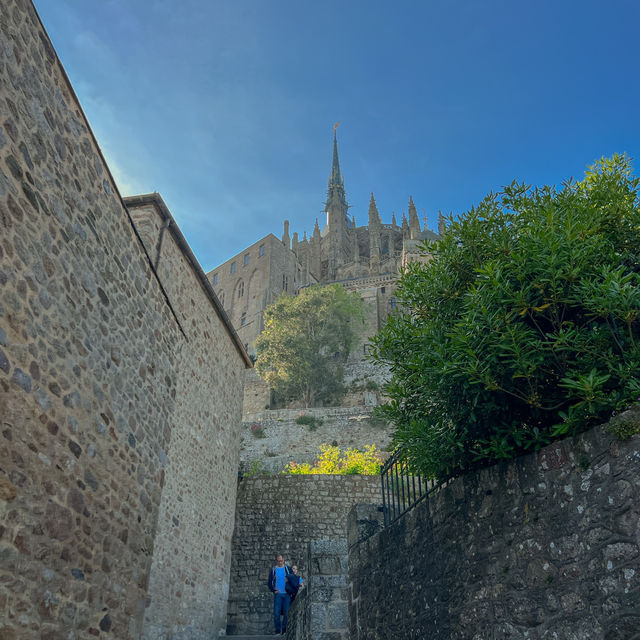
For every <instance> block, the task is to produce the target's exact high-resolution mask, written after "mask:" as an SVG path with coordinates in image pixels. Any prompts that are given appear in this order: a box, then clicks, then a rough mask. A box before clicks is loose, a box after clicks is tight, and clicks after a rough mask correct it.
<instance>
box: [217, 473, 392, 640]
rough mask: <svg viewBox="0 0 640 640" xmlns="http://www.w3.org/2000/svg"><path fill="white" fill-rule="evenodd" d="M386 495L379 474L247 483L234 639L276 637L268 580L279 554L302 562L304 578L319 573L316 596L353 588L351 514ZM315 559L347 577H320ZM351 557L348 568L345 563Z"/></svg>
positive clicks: (242, 490) (232, 603)
mask: <svg viewBox="0 0 640 640" xmlns="http://www.w3.org/2000/svg"><path fill="white" fill-rule="evenodd" d="M379 494H380V479H379V478H378V477H377V476H295V475H293V476H292V475H278V476H263V475H256V476H250V477H245V478H243V479H242V481H241V482H240V486H239V489H238V499H237V506H236V527H235V530H234V533H233V543H232V548H233V556H232V560H231V587H230V593H229V615H228V631H229V633H233V634H243V633H244V634H255V633H268V632H269V631H273V629H272V626H273V623H272V613H271V611H272V607H273V596H272V594H271V593H270V592H269V591H268V589H267V577H268V574H269V571H270V569H271V567H272V566H273V565H274V564H275V556H276V554H277V553H282V554H283V555H284V556H285V559H286V561H287V562H288V563H289V564H293V563H297V564H298V567H299V569H300V571H301V572H302V575H303V576H305V577H306V576H307V574H308V572H313V575H314V578H313V580H314V597H315V594H316V593H318V594H324V595H323V598H324V600H323V601H324V602H326V601H328V600H331V599H332V598H333V596H334V593H337V592H339V591H340V590H341V589H343V588H344V587H346V585H347V580H346V574H347V567H346V552H347V545H346V542H345V538H346V535H347V533H346V524H347V514H348V513H349V510H350V509H351V507H352V506H353V505H354V504H356V503H359V502H367V503H371V502H372V501H375V500H377V499H378V497H379ZM309 543H311V546H312V548H313V552H312V555H311V556H308V548H307V547H308V545H309ZM310 558H316V559H317V563H322V564H323V566H324V567H325V570H327V571H329V570H330V569H331V570H335V571H337V572H338V574H339V575H328V574H326V573H325V574H324V575H322V574H320V573H318V572H317V571H316V569H315V564H314V567H313V568H312V567H311V566H310V565H309V563H310V562H312V560H310ZM343 558H344V566H342V565H341V564H340V562H342V559H343ZM314 562H315V561H314ZM318 566H319V564H318ZM305 591H306V589H305ZM296 602H297V599H296Z"/></svg>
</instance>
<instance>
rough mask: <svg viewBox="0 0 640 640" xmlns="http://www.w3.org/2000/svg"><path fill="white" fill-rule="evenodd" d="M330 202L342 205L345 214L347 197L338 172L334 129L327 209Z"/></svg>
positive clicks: (336, 142)
mask: <svg viewBox="0 0 640 640" xmlns="http://www.w3.org/2000/svg"><path fill="white" fill-rule="evenodd" d="M332 204H339V205H342V206H343V207H344V210H345V214H346V211H347V208H348V205H347V197H346V194H345V191H344V179H343V178H342V174H341V173H340V158H338V138H337V136H336V131H335V129H334V130H333V161H332V163H331V173H330V174H329V188H328V190H327V211H328V210H329V207H330V206H331V205H332Z"/></svg>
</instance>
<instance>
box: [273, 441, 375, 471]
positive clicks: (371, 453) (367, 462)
mask: <svg viewBox="0 0 640 640" xmlns="http://www.w3.org/2000/svg"><path fill="white" fill-rule="evenodd" d="M381 463H382V457H381V455H380V451H378V449H377V448H376V445H375V444H372V445H369V446H368V447H365V448H364V451H360V450H359V449H347V450H346V451H344V452H341V451H340V448H339V447H337V446H334V445H328V444H323V445H320V455H319V456H318V459H317V460H316V461H315V462H314V463H313V464H312V465H311V464H309V463H306V462H305V463H301V464H298V463H296V462H290V463H289V464H288V465H287V466H286V468H285V470H284V471H283V473H290V474H295V475H307V474H313V475H320V474H328V475H343V476H344V475H354V474H360V475H366V476H373V475H376V474H378V473H380V466H381Z"/></svg>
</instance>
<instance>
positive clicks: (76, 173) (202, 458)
mask: <svg viewBox="0 0 640 640" xmlns="http://www.w3.org/2000/svg"><path fill="white" fill-rule="evenodd" d="M168 260H169V261H170V262H172V264H171V266H170V268H169V269H168V270H166V271H164V272H163V276H164V278H165V279H164V280H161V279H160V278H159V277H158V275H157V273H156V271H155V269H154V266H153V264H152V262H151V260H150V258H149V255H148V254H147V252H146V251H145V248H144V246H143V244H142V243H141V241H140V238H139V236H138V234H137V232H136V229H135V228H134V225H133V224H132V220H131V218H130V216H129V213H128V211H127V209H126V207H125V206H124V205H123V202H122V200H121V198H120V196H119V195H118V192H117V189H116V185H115V184H114V182H113V179H112V177H111V175H110V173H109V169H108V167H107V166H106V164H105V163H104V159H103V157H102V155H101V153H100V150H99V148H98V145H97V143H96V141H95V139H94V137H93V135H92V133H91V131H90V129H89V127H88V124H87V122H86V119H85V117H84V115H83V113H82V110H81V107H80V105H79V104H78V102H77V98H76V97H75V95H74V93H73V90H72V88H71V86H70V84H69V82H68V79H67V77H66V75H65V73H64V70H63V69H62V67H61V65H60V63H59V61H58V59H57V57H56V54H55V52H54V50H53V48H52V46H51V43H50V41H49V39H48V37H47V35H46V33H45V31H44V29H43V28H42V25H41V24H40V22H39V19H38V16H37V14H36V12H35V10H34V9H33V6H32V5H31V3H30V2H28V1H27V0H5V1H4V2H3V4H2V10H1V11H0V433H1V434H2V437H1V438H0V637H2V638H8V639H11V638H20V639H21V640H23V639H24V640H29V639H31V638H38V639H41V638H51V639H57V638H87V637H93V636H102V635H106V636H108V637H113V638H139V637H140V636H141V634H142V626H143V620H144V617H145V609H146V608H147V607H149V609H148V611H154V609H153V607H154V606H155V603H156V599H160V600H161V601H162V602H163V603H164V605H165V606H166V607H167V609H169V610H170V611H171V612H176V616H175V617H174V618H171V616H170V615H169V614H167V616H165V617H164V618H163V622H162V624H163V625H165V629H164V630H165V632H166V633H173V632H174V630H175V631H176V633H177V632H178V631H179V629H180V628H181V627H182V626H184V625H185V624H191V623H193V624H196V625H197V626H198V628H199V629H206V630H207V631H208V632H209V633H210V634H213V633H216V632H217V631H218V629H219V628H220V626H221V624H222V620H221V618H222V616H223V615H224V611H223V610H222V608H221V607H219V606H218V608H217V609H215V610H213V611H211V610H209V611H204V609H205V608H206V607H208V606H209V605H210V603H211V602H212V600H214V599H216V598H215V595H214V594H217V596H218V598H219V600H222V601H223V600H224V597H225V593H226V589H225V584H224V574H223V573H218V574H217V575H215V576H212V575H211V574H210V573H208V572H206V571H204V570H203V569H202V567H203V566H204V565H205V564H209V563H210V562H213V563H214V564H215V562H216V560H215V556H216V555H217V557H218V563H219V566H220V567H222V568H224V567H226V566H228V563H229V554H228V549H229V544H230V541H229V536H230V531H231V525H230V518H231V517H232V513H233V504H234V497H235V488H234V481H233V479H232V480H231V481H229V469H230V468H232V467H233V466H234V464H235V462H236V460H237V458H236V456H237V453H235V451H236V450H235V446H236V443H237V440H236V438H237V434H235V433H234V432H233V429H232V424H234V423H235V424H237V421H239V418H240V409H239V407H240V398H239V394H241V392H242V388H241V385H239V386H238V387H236V386H235V381H236V380H237V379H238V378H239V377H241V375H240V374H241V373H242V369H243V367H244V365H245V361H244V360H243V358H242V356H241V354H240V352H239V351H238V350H237V349H236V347H235V346H234V345H233V344H232V343H233V337H232V334H231V333H229V332H228V331H225V330H224V329H223V328H222V325H221V323H223V321H224V319H223V318H222V317H221V316H219V315H217V314H216V310H215V306H214V305H212V303H211V300H210V299H209V298H207V297H206V296H205V295H204V293H203V292H202V290H201V289H200V290H198V288H197V286H196V287H195V288H194V287H192V280H193V277H194V272H192V273H189V268H187V267H185V266H184V264H182V266H181V265H180V258H178V259H177V260H176V258H175V256H174V257H172V258H168ZM191 267H193V265H191ZM191 267H190V268H191ZM174 270H176V271H174ZM174 277H175V280H174V279H173V278H174ZM186 284H188V285H189V286H190V287H192V288H191V291H190V292H189V294H188V295H183V296H180V295H178V296H176V292H177V291H180V290H181V287H184V286H185V285H186ZM184 293H185V294H186V291H185V292H184ZM191 305H192V306H191ZM207 305H208V306H207ZM207 341H209V342H212V341H216V343H217V344H218V346H219V351H216V352H215V354H214V353H213V352H212V351H210V350H208V348H207V349H205V350H203V352H202V354H201V355H196V352H197V351H198V350H199V348H200V347H203V343H204V342H207ZM198 357H200V360H198ZM205 357H206V358H207V359H208V360H209V362H207V363H206V366H203V363H202V362H201V360H203V359H204V358H205ZM202 376H206V390H207V393H204V392H203V391H202V388H201V387H200V386H199V385H198V382H199V381H201V380H202ZM212 384H213V388H212ZM221 406H222V407H224V408H223V409H222V410H221V409H220V407H221ZM232 414H233V415H232ZM232 418H233V419H232ZM185 452H187V453H188V455H190V456H191V458H190V459H189V464H188V465H187V464H186V462H185V461H182V462H181V456H183V455H185ZM224 456H226V458H225V457H224ZM189 466H193V471H194V474H196V475H199V476H200V482H199V483H198V484H197V485H195V484H194V483H193V475H192V476H189V475H184V474H185V473H186V472H188V471H189ZM234 477H235V471H234V472H233V473H232V475H231V478H234ZM218 484H219V485H220V487H221V492H220V493H221V495H220V497H219V499H218V498H216V497H215V496H214V495H213V494H214V493H215V492H214V491H213V489H212V487H215V486H217V485H218ZM214 498H215V499H214ZM210 501H211V508H210V509H209V510H208V511H203V509H204V508H208V505H209V503H210ZM218 517H220V518H226V519H227V522H225V523H223V524H222V525H221V526H220V531H216V533H215V537H216V541H215V542H213V539H209V538H206V539H205V540H204V541H202V542H201V541H198V540H196V539H195V537H196V535H202V534H203V532H204V531H208V529H209V527H210V526H211V522H212V521H215V520H216V519H217V518H218ZM223 530H224V531H223ZM158 532H159V535H156V534H157V533H158ZM214 545H215V546H214ZM156 553H157V555H154V554H156ZM169 558H170V559H171V563H172V564H171V565H169ZM205 560H206V563H205ZM152 563H153V566H154V570H152ZM155 567H158V570H159V571H160V573H159V574H157V575H158V577H157V578H156V577H155V574H154V571H155ZM167 567H168V573H167V575H168V576H169V585H168V586H167V588H166V589H165V588H156V586H154V585H157V584H159V583H160V582H162V580H163V577H162V573H163V572H164V571H165V570H166V569H167ZM178 580H180V581H181V583H180V586H178V585H177V584H176V582H177V581H178ZM200 582H202V584H200ZM203 587H206V588H207V589H208V591H207V593H206V594H205V593H203ZM163 589H164V590H163ZM212 591H213V592H214V594H212ZM155 611H157V609H155ZM178 613H179V614H180V615H178ZM185 621H186V622H185ZM174 623H175V624H174ZM194 637H195V636H194Z"/></svg>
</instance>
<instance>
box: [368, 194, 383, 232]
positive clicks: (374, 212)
mask: <svg viewBox="0 0 640 640" xmlns="http://www.w3.org/2000/svg"><path fill="white" fill-rule="evenodd" d="M372 223H373V224H382V222H381V220H380V214H379V213H378V206H377V205H376V200H375V198H374V197H373V191H372V192H371V200H370V201H369V224H370V225H371V224H372Z"/></svg>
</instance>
